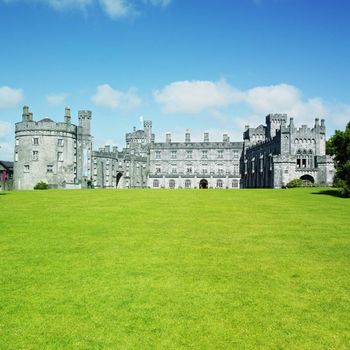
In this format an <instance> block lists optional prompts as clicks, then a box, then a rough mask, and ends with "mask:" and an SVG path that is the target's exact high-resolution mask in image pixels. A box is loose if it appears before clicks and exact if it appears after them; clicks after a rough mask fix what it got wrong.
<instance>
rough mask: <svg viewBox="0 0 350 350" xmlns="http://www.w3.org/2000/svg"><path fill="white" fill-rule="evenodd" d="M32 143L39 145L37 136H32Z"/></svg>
mask: <svg viewBox="0 0 350 350" xmlns="http://www.w3.org/2000/svg"><path fill="white" fill-rule="evenodd" d="M33 145H34V146H38V145H39V137H33Z"/></svg>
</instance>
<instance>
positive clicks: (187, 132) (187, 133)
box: [185, 129, 191, 142]
mask: <svg viewBox="0 0 350 350" xmlns="http://www.w3.org/2000/svg"><path fill="white" fill-rule="evenodd" d="M185 142H191V133H190V130H189V129H187V130H186V133H185Z"/></svg>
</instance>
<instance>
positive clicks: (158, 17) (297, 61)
mask: <svg viewBox="0 0 350 350" xmlns="http://www.w3.org/2000/svg"><path fill="white" fill-rule="evenodd" d="M349 17H350V1H347V0H317V1H311V0H0V33H1V34H0V47H1V52H0V145H1V148H0V159H9V160H10V159H12V157H13V144H14V133H13V128H14V123H15V122H17V121H20V118H21V107H22V106H23V105H24V104H26V105H29V106H30V109H31V110H32V112H33V113H34V119H35V120H39V119H41V118H43V117H51V118H52V119H54V120H56V121H59V120H63V111H64V107H65V106H70V107H71V109H72V113H73V119H74V120H75V122H76V121H77V120H76V114H77V111H78V110H79V109H90V110H92V112H93V122H92V133H93V135H94V137H95V148H97V147H98V146H100V145H103V144H105V143H112V144H117V145H118V146H119V147H123V145H124V134H125V132H127V131H129V130H130V129H132V127H133V126H134V125H135V126H137V127H140V121H139V119H140V116H143V118H145V119H151V120H153V129H154V132H155V133H156V139H157V140H162V139H163V138H164V133H165V132H167V131H170V132H172V134H173V139H174V140H181V139H183V134H184V131H185V129H187V128H189V129H191V132H192V134H193V138H194V139H197V140H198V139H200V138H201V137H202V134H203V132H204V131H205V130H208V131H209V132H210V135H211V139H215V140H218V139H220V138H221V134H222V133H224V132H228V133H229V134H230V136H231V139H233V140H237V141H239V140H241V134H242V129H243V127H244V125H245V124H250V125H251V126H255V125H258V124H260V123H262V122H264V117H265V115H266V114H267V113H270V112H272V113H279V112H280V113H288V115H289V116H293V117H294V118H295V122H296V124H299V125H301V124H310V125H312V123H313V120H314V118H315V117H319V118H325V119H326V126H327V128H328V134H329V135H330V134H332V133H333V132H334V129H337V128H338V129H342V128H344V127H345V124H346V122H347V121H349V120H350V89H349V81H350V79H349V78H350V64H349V62H350V42H349V41H350V21H349Z"/></svg>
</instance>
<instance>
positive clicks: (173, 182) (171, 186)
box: [169, 180, 175, 188]
mask: <svg viewBox="0 0 350 350" xmlns="http://www.w3.org/2000/svg"><path fill="white" fill-rule="evenodd" d="M169 188H175V180H169Z"/></svg>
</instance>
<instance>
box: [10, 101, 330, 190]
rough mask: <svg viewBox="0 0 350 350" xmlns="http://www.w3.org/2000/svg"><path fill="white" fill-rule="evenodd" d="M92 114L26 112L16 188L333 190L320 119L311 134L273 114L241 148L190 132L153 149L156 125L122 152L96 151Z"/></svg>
mask: <svg viewBox="0 0 350 350" xmlns="http://www.w3.org/2000/svg"><path fill="white" fill-rule="evenodd" d="M91 119H92V113H91V111H86V110H82V111H79V112H78V125H75V124H73V123H72V121H71V111H70V109H69V108H66V109H65V115H64V118H63V121H62V122H55V121H53V120H51V119H49V118H44V119H41V120H39V121H35V120H34V119H33V114H32V113H31V112H30V111H29V107H27V106H25V107H23V114H22V121H21V122H18V123H16V127H15V152H14V153H15V154H14V188H15V189H18V190H23V189H33V187H34V186H35V184H36V183H38V182H39V181H44V182H46V183H47V184H49V186H50V187H52V188H86V187H95V188H194V189H196V188H197V189H199V188H202V189H205V188H218V189H221V188H225V189H238V188H259V187H261V188H263V187H270V188H281V187H284V186H286V184H287V183H288V182H289V181H291V180H293V179H297V178H300V179H303V180H305V181H306V182H308V183H317V184H320V185H324V186H329V185H331V184H332V181H333V176H334V163H333V159H332V158H331V157H329V156H327V155H326V154H325V153H326V152H325V142H326V129H325V122H324V120H323V119H322V120H321V122H319V120H318V119H316V120H315V125H314V126H313V128H309V127H307V126H306V125H302V126H301V127H300V128H297V127H295V126H294V122H293V118H290V120H289V124H288V120H287V115H285V114H270V115H268V116H267V117H266V125H260V126H258V127H256V128H250V127H249V126H246V130H245V131H244V132H243V141H237V142H236V141H231V140H230V137H229V135H228V134H224V135H223V137H222V140H221V141H217V140H210V135H209V133H208V132H204V133H203V139H202V141H200V142H194V141H192V140H191V133H190V131H189V130H186V132H185V135H184V140H183V142H174V141H172V137H171V134H170V133H167V134H166V135H165V139H164V142H155V135H154V134H153V133H152V122H151V121H148V120H146V121H144V122H143V129H142V130H137V129H136V128H135V127H134V129H133V131H132V132H130V133H127V134H126V139H125V147H124V148H122V149H120V150H119V149H118V148H117V147H111V146H109V145H106V146H104V147H101V148H99V149H97V150H93V144H92V135H91Z"/></svg>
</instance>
